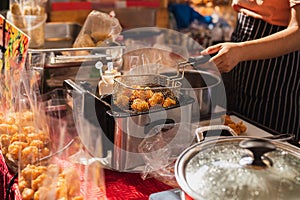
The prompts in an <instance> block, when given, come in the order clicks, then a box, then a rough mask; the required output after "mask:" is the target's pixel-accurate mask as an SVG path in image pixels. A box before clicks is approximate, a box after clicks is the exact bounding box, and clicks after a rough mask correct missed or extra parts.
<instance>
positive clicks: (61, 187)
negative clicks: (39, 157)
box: [19, 164, 83, 200]
mask: <svg viewBox="0 0 300 200" xmlns="http://www.w3.org/2000/svg"><path fill="white" fill-rule="evenodd" d="M19 189H20V191H21V194H22V198H23V199H30V200H32V199H33V200H49V199H65V200H73V199H78V200H82V199H83V197H82V196H81V195H80V177H79V175H78V173H77V172H76V171H75V170H74V169H73V168H67V169H63V168H62V167H60V166H58V165H57V164H51V165H49V166H48V167H45V166H35V165H27V166H26V167H25V168H24V169H23V170H22V171H21V177H20V179H19Z"/></svg>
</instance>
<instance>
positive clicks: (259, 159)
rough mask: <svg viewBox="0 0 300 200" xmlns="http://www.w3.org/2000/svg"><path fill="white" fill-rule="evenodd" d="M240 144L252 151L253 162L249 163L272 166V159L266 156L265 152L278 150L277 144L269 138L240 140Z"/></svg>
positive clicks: (258, 165)
mask: <svg viewBox="0 0 300 200" xmlns="http://www.w3.org/2000/svg"><path fill="white" fill-rule="evenodd" d="M239 146H240V147H241V148H244V149H248V150H249V151H251V152H252V157H253V159H252V162H250V163H247V165H251V166H257V167H268V166H272V164H273V163H272V160H271V159H269V158H267V157H266V156H264V154H265V153H268V152H271V151H274V150H276V146H275V145H274V144H273V143H272V142H271V141H269V140H266V139H261V138H253V139H247V140H243V141H242V142H240V144H239Z"/></svg>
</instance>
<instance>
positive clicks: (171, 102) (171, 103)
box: [163, 97, 176, 108]
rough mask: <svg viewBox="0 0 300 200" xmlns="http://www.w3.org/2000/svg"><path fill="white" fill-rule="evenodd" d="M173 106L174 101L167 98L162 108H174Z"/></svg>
mask: <svg viewBox="0 0 300 200" xmlns="http://www.w3.org/2000/svg"><path fill="white" fill-rule="evenodd" d="M174 105H176V101H175V100H174V99H171V98H170V97H167V98H166V100H165V101H164V103H163V107H164V108H167V107H170V106H174Z"/></svg>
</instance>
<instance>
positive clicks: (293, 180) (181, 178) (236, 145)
mask: <svg viewBox="0 0 300 200" xmlns="http://www.w3.org/2000/svg"><path fill="white" fill-rule="evenodd" d="M299 152H300V150H299V149H298V148H296V147H294V146H292V145H289V144H287V143H282V142H278V141H277V142H276V141H269V140H265V139H258V138H250V139H249V138H248V139H246V140H245V137H228V138H225V139H215V140H211V141H207V142H203V143H198V144H195V145H193V146H191V147H189V148H188V149H186V150H185V151H184V152H183V153H182V154H181V155H180V156H179V158H178V159H177V162H176V165H175V176H176V180H177V182H178V184H179V185H180V187H181V188H182V189H183V190H184V191H185V192H186V193H187V194H188V195H190V196H191V197H192V198H194V199H205V200H210V199H213V200H218V199H222V200H223V199H230V200H231V199H247V200H249V199H255V200H257V199H289V200H290V199H299V194H300V167H299V166H300V153H299Z"/></svg>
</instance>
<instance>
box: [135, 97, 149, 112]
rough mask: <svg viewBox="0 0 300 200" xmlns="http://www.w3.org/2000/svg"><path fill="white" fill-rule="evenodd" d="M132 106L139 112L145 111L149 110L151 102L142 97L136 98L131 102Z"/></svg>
mask: <svg viewBox="0 0 300 200" xmlns="http://www.w3.org/2000/svg"><path fill="white" fill-rule="evenodd" d="M131 108H132V109H133V110H135V111H137V112H145V111H148V110H149V104H148V103H147V102H146V101H145V100H142V99H135V100H133V102H132V104H131Z"/></svg>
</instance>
